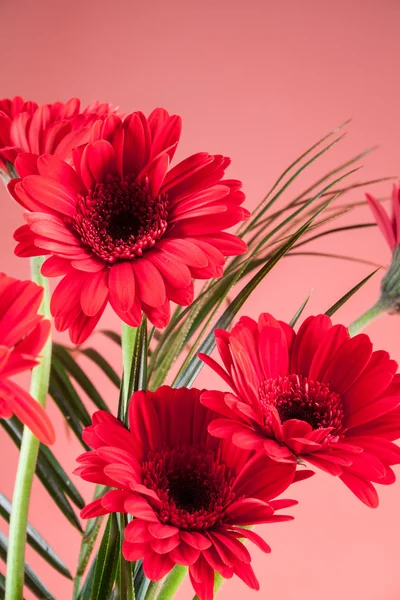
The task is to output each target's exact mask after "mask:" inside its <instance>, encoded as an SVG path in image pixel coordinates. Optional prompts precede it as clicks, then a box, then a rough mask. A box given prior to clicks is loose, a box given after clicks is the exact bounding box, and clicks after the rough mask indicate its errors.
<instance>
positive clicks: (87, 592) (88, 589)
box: [78, 555, 97, 600]
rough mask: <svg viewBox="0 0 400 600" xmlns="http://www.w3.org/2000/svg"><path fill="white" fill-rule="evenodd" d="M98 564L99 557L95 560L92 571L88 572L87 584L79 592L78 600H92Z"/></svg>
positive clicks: (91, 566) (91, 567)
mask: <svg viewBox="0 0 400 600" xmlns="http://www.w3.org/2000/svg"><path fill="white" fill-rule="evenodd" d="M96 563H97V555H96V557H95V558H94V560H93V562H92V564H91V565H90V569H89V571H88V574H87V577H86V579H85V582H84V584H83V586H82V589H81V591H80V592H79V596H78V600H92V589H93V581H94V572H95V569H96Z"/></svg>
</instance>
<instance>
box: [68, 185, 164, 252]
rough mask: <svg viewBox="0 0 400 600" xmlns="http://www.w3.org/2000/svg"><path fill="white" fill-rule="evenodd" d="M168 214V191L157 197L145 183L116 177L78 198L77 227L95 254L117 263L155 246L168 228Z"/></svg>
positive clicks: (75, 221)
mask: <svg viewBox="0 0 400 600" xmlns="http://www.w3.org/2000/svg"><path fill="white" fill-rule="evenodd" d="M167 217H168V200H167V196H166V194H160V195H159V196H156V197H155V198H154V197H153V196H152V195H151V193H150V191H149V189H148V187H147V185H145V184H143V185H142V184H138V183H135V182H129V181H121V180H119V179H115V180H114V181H110V182H108V183H97V184H96V186H95V187H94V188H93V189H92V190H90V191H89V195H88V196H86V197H85V198H83V197H80V198H79V199H78V204H77V215H76V217H75V220H74V227H75V229H76V231H77V232H78V233H79V235H80V236H81V239H82V242H83V243H84V244H86V245H87V246H89V247H90V248H91V249H92V251H93V252H94V254H96V255H97V256H99V257H100V258H102V259H103V260H105V261H106V262H109V263H114V262H116V261H118V260H127V259H132V258H135V257H136V256H142V255H143V252H144V251H145V250H147V249H148V248H152V247H153V246H154V245H155V243H156V241H157V240H158V239H159V238H160V237H161V236H162V235H163V234H164V233H165V230H166V229H167Z"/></svg>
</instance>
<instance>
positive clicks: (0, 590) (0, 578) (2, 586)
mask: <svg viewBox="0 0 400 600" xmlns="http://www.w3.org/2000/svg"><path fill="white" fill-rule="evenodd" d="M5 592H6V578H5V577H4V575H3V573H1V572H0V598H1V599H3V598H4V594H5Z"/></svg>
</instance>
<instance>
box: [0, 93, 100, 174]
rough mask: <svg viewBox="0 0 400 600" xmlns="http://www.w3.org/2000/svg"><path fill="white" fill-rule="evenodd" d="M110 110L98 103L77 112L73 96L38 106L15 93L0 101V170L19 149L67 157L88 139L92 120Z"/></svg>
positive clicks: (12, 158)
mask: <svg viewBox="0 0 400 600" xmlns="http://www.w3.org/2000/svg"><path fill="white" fill-rule="evenodd" d="M110 112H111V108H110V105H109V104H105V103H104V104H101V103H99V102H94V103H92V104H90V105H89V106H87V107H86V108H85V109H84V110H83V111H81V110H80V101H79V100H78V99H77V98H71V99H70V100H68V102H54V104H43V105H42V106H38V104H36V102H32V101H28V102H25V101H24V100H23V99H22V98H20V97H18V96H16V97H15V98H12V99H8V98H6V99H3V100H0V169H1V170H3V171H5V172H8V169H7V167H6V164H5V163H6V161H8V162H10V163H11V164H12V165H14V163H15V160H16V158H17V156H18V155H19V154H20V153H21V152H31V153H33V154H36V155H39V154H54V155H55V156H58V157H59V158H62V159H69V160H70V159H71V154H72V150H73V149H74V148H76V147H77V146H80V145H81V144H83V143H85V142H87V141H88V140H89V132H90V126H91V125H92V124H93V123H94V121H95V120H96V119H99V118H100V117H105V116H107V115H108V114H109V113H110Z"/></svg>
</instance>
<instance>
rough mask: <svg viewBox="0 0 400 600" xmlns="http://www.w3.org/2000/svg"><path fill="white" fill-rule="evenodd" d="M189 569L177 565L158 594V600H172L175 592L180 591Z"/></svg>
mask: <svg viewBox="0 0 400 600" xmlns="http://www.w3.org/2000/svg"><path fill="white" fill-rule="evenodd" d="M186 573H187V567H181V566H180V565H175V567H174V568H173V569H172V571H171V572H170V574H169V575H167V577H166V578H165V580H164V583H163V584H162V586H161V590H160V591H159V593H158V596H157V600H172V598H173V597H174V596H175V592H176V591H177V590H178V589H179V587H180V585H181V583H182V582H183V580H184V579H185V576H186Z"/></svg>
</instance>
